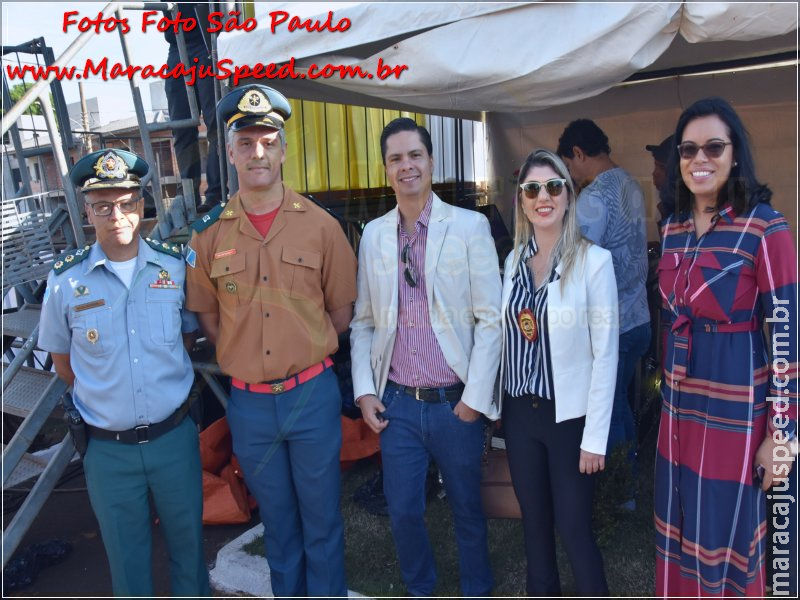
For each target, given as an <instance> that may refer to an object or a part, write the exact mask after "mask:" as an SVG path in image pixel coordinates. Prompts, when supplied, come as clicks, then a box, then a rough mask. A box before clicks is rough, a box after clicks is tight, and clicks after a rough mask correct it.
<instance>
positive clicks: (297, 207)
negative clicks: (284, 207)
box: [292, 202, 303, 209]
mask: <svg viewBox="0 0 800 600" xmlns="http://www.w3.org/2000/svg"><path fill="white" fill-rule="evenodd" d="M292 208H294V209H299V208H303V205H302V204H300V203H299V202H294V203H293V204H292Z"/></svg>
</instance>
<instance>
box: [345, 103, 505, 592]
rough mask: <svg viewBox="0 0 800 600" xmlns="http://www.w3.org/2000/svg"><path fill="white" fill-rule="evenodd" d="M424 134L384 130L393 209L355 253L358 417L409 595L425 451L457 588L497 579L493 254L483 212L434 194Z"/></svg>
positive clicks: (484, 586) (422, 553)
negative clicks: (484, 484)
mask: <svg viewBox="0 0 800 600" xmlns="http://www.w3.org/2000/svg"><path fill="white" fill-rule="evenodd" d="M432 152H433V151H432V144H431V138H430V134H429V133H428V131H427V130H426V129H425V128H424V127H421V126H418V125H417V124H416V123H415V122H414V121H413V120H411V119H407V118H400V119H395V120H394V121H392V122H391V123H389V124H388V125H387V126H386V128H385V129H384V131H383V133H382V134H381V153H382V156H383V161H384V166H385V168H386V176H387V179H388V181H389V184H390V185H391V186H392V189H393V190H394V192H395V195H396V197H397V207H396V208H395V209H393V210H391V211H389V213H387V214H386V215H385V216H383V217H381V218H379V219H376V220H374V221H372V222H371V223H369V224H368V225H367V227H366V229H365V230H364V235H363V237H362V239H361V245H360V249H359V259H358V298H357V300H356V307H355V317H354V319H353V321H352V322H351V330H352V333H351V348H352V364H353V387H354V392H355V398H356V403H357V404H358V406H359V407H360V408H361V412H362V414H363V416H364V420H365V421H366V423H367V424H368V425H369V426H370V427H371V428H372V429H373V430H374V431H375V432H377V433H380V435H381V451H382V456H383V469H384V493H385V495H386V500H387V504H388V509H389V516H390V519H391V524H392V534H393V536H394V540H395V546H396V548H397V554H398V558H399V563H400V570H401V574H402V577H403V581H404V582H405V584H406V587H407V589H408V592H409V594H411V595H413V596H430V595H432V594H433V592H434V587H435V585H436V571H435V567H434V561H433V553H432V550H431V546H430V543H429V541H428V536H427V531H426V528H425V523H424V513H425V480H426V477H427V472H428V465H429V462H430V460H431V459H433V460H434V461H435V463H436V465H437V466H438V468H439V470H440V471H441V473H442V478H443V480H444V486H445V491H446V492H447V498H448V501H449V503H450V506H451V508H452V510H453V516H454V522H455V533H456V541H457V544H458V551H459V569H460V577H461V592H462V594H464V595H465V596H488V595H490V593H491V589H492V586H493V578H492V574H491V569H490V566H489V556H488V543H487V532H486V518H485V516H484V513H483V509H482V507H481V501H480V458H481V453H482V449H483V432H484V426H485V419H484V418H483V416H484V415H485V416H486V417H488V418H489V419H492V420H494V419H497V418H498V416H499V415H498V411H497V406H496V405H495V404H494V403H493V401H492V386H493V384H494V382H495V378H496V375H497V369H498V365H499V361H500V345H501V337H502V333H501V328H500V312H499V310H500V291H501V281H500V272H499V268H498V260H497V254H496V252H495V248H494V243H493V241H492V237H491V234H490V230H489V223H488V221H487V220H486V218H485V217H484V216H483V215H481V214H479V213H477V212H474V211H468V210H464V209H460V208H456V207H454V206H450V205H448V204H445V203H444V202H442V201H441V200H440V199H439V198H438V197H437V196H436V194H434V193H433V191H432V182H433V178H432V174H433V156H432Z"/></svg>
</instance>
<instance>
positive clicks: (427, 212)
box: [397, 192, 433, 233]
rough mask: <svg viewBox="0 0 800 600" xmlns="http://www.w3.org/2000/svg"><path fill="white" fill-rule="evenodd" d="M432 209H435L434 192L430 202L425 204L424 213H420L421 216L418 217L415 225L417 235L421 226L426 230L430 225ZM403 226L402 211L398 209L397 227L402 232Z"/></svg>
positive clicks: (429, 199)
mask: <svg viewBox="0 0 800 600" xmlns="http://www.w3.org/2000/svg"><path fill="white" fill-rule="evenodd" d="M432 207H433V192H431V193H430V194H429V195H428V201H427V202H426V203H425V206H424V207H423V208H422V212H421V213H419V216H418V217H417V221H416V222H415V223H414V232H415V233H416V232H417V231H419V226H420V225H421V226H423V227H425V229H427V228H428V223H429V222H430V220H431V209H432ZM401 225H402V223H401V221H400V210H399V209H398V211H397V227H398V229H400V230H402V229H403V228H402V227H401Z"/></svg>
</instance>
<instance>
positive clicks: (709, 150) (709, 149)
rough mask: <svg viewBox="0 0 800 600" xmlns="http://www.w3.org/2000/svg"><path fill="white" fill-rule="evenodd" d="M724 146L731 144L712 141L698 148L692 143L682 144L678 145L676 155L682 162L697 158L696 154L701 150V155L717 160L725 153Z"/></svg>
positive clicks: (731, 144)
mask: <svg viewBox="0 0 800 600" xmlns="http://www.w3.org/2000/svg"><path fill="white" fill-rule="evenodd" d="M725 146H733V142H721V141H713V142H706V143H705V144H703V145H702V146H698V145H697V144H695V143H694V142H683V143H680V144H678V154H680V155H681V158H683V159H684V160H691V159H693V158H694V157H695V156H697V153H698V152H700V149H701V148H702V149H703V154H705V155H706V156H707V157H708V158H719V157H720V156H722V153H723V152H725Z"/></svg>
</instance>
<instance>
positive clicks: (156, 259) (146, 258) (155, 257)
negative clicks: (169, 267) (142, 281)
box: [136, 237, 165, 271]
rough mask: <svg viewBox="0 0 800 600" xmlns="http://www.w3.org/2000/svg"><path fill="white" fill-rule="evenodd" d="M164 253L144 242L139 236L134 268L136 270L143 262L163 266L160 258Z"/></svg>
mask: <svg viewBox="0 0 800 600" xmlns="http://www.w3.org/2000/svg"><path fill="white" fill-rule="evenodd" d="M164 256H165V255H164V254H163V253H160V252H156V251H155V250H154V249H153V248H152V247H151V246H150V244H148V243H147V242H145V241H144V240H143V239H142V238H141V237H140V238H139V254H138V255H137V260H136V270H137V271H138V270H139V269H140V268H142V266H144V263H146V262H148V263H151V264H153V265H156V266H158V267H161V266H163V263H162V259H163V258H164Z"/></svg>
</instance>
